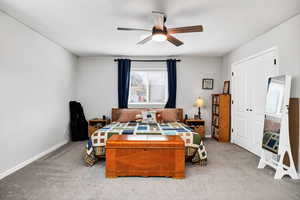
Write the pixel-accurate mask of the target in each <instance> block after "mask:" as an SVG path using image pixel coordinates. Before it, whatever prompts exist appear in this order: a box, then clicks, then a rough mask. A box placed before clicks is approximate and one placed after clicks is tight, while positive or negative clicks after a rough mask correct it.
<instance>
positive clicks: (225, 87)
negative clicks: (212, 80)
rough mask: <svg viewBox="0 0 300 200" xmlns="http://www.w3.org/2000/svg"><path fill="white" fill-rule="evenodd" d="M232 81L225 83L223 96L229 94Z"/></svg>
mask: <svg viewBox="0 0 300 200" xmlns="http://www.w3.org/2000/svg"><path fill="white" fill-rule="evenodd" d="M229 90H230V81H224V87H223V94H229Z"/></svg>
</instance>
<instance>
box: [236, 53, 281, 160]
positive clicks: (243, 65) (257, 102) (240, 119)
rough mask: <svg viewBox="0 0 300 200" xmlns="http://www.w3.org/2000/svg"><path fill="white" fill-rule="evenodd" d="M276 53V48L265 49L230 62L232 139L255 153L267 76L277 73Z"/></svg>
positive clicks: (260, 132)
mask: <svg viewBox="0 0 300 200" xmlns="http://www.w3.org/2000/svg"><path fill="white" fill-rule="evenodd" d="M276 55H277V53H276V50H271V51H266V52H264V53H261V54H259V55H258V56H254V57H252V58H250V59H247V60H245V61H244V62H240V63H238V64H236V65H233V66H232V72H233V77H232V84H233V87H232V94H233V101H234V102H233V104H232V127H233V134H232V137H233V140H232V141H233V142H234V143H236V144H238V145H240V146H242V147H244V148H245V149H247V150H249V151H251V152H253V153H255V154H257V155H259V154H260V152H261V142H262V136H263V125H264V110H265V99H266V94H267V84H268V78H269V77H271V76H276V75H278V65H277V63H274V59H276ZM276 60H277V59H276ZM241 88H245V90H244V91H241V90H242V89H241ZM235 102H237V103H236V104H235ZM237 110H239V112H237ZM240 131H243V132H242V133H241V132H240ZM241 136H242V137H241Z"/></svg>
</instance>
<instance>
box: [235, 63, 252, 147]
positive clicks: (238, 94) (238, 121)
mask: <svg viewBox="0 0 300 200" xmlns="http://www.w3.org/2000/svg"><path fill="white" fill-rule="evenodd" d="M244 69H247V68H244V66H242V67H241V66H238V65H234V66H232V79H231V81H232V91H234V92H232V111H231V112H232V116H234V118H233V117H232V127H233V132H232V137H231V138H232V142H233V143H236V144H239V145H241V146H246V145H247V134H246V133H247V114H248V113H247V112H246V108H247V101H246V97H247V86H246V84H247V80H246V79H247V76H246V74H247V73H246V70H244Z"/></svg>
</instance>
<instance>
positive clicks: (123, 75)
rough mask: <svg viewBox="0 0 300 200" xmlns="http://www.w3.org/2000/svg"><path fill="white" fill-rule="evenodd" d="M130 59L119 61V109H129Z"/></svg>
mask: <svg viewBox="0 0 300 200" xmlns="http://www.w3.org/2000/svg"><path fill="white" fill-rule="evenodd" d="M130 68H131V60H130V59H118V100H119V108H128V96H129V82H130Z"/></svg>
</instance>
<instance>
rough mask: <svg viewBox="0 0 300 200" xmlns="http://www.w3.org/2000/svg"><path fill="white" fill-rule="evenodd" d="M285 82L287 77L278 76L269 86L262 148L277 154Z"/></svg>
mask: <svg viewBox="0 0 300 200" xmlns="http://www.w3.org/2000/svg"><path fill="white" fill-rule="evenodd" d="M285 81H286V80H285V76H278V77H273V78H270V79H269V84H268V92H267V99H266V111H265V121H264V133H263V142H262V147H263V148H264V149H266V150H268V151H271V152H273V153H275V154H278V148H279V139H280V137H279V136H280V128H281V118H282V113H283V111H284V110H283V106H284V105H283V102H284V101H283V100H284V90H285Z"/></svg>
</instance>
